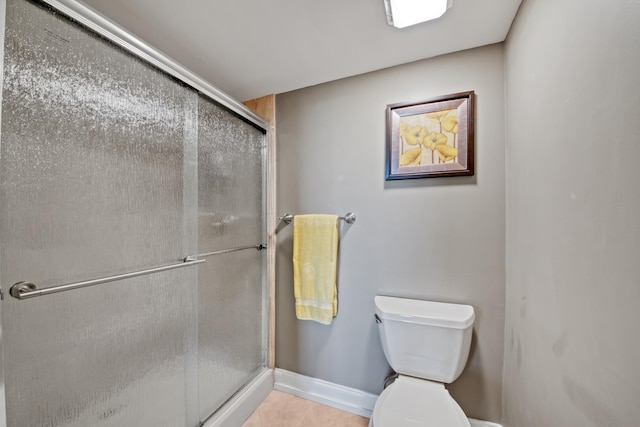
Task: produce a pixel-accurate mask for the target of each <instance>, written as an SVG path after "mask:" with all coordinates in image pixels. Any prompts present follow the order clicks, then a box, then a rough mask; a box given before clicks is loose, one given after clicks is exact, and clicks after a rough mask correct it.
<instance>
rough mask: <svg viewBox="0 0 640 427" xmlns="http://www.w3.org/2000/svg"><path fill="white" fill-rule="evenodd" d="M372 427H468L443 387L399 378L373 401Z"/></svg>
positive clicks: (439, 384) (467, 423)
mask: <svg viewBox="0 0 640 427" xmlns="http://www.w3.org/2000/svg"><path fill="white" fill-rule="evenodd" d="M371 426H375V427H417V426H420V427H469V426H470V424H469V420H468V419H467V417H466V415H465V414H464V412H463V411H462V409H461V408H460V405H458V403H457V402H456V401H455V400H453V398H452V397H451V395H450V394H449V392H448V391H447V389H446V388H444V384H441V383H436V382H433V381H428V380H423V379H418V378H413V377H407V376H404V375H400V376H399V377H398V379H397V380H396V381H395V382H394V383H393V384H391V385H390V386H389V387H387V388H386V389H385V390H384V391H383V392H382V394H381V395H380V397H378V400H377V401H376V404H375V407H374V409H373V415H372V416H371Z"/></svg>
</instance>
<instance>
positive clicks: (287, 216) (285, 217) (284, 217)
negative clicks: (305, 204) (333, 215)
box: [278, 212, 356, 225]
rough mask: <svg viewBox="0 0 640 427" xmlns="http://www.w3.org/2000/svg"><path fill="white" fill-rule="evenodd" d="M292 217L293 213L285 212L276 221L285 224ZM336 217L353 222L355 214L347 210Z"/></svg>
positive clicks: (289, 221) (348, 222)
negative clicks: (342, 214)
mask: <svg viewBox="0 0 640 427" xmlns="http://www.w3.org/2000/svg"><path fill="white" fill-rule="evenodd" d="M293 217H294V215H293V214H290V213H286V214H284V215H282V216H279V217H278V221H282V222H284V223H285V224H287V225H289V224H291V221H293ZM338 219H341V220H343V221H344V222H346V223H347V224H353V223H354V222H356V214H354V213H353V212H347V213H346V214H344V216H339V217H338Z"/></svg>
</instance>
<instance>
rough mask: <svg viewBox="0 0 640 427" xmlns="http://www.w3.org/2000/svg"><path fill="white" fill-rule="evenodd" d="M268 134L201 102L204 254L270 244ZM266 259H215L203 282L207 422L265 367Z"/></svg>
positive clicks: (201, 340)
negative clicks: (266, 237) (266, 239)
mask: <svg viewBox="0 0 640 427" xmlns="http://www.w3.org/2000/svg"><path fill="white" fill-rule="evenodd" d="M263 139H264V135H263V133H262V132H261V131H259V130H257V129H255V128H254V127H253V126H251V125H249V124H247V123H245V122H244V121H242V120H240V119H238V118H237V117H236V116H234V115H232V114H231V113H229V112H228V111H227V110H225V109H223V108H221V107H219V106H217V105H216V104H214V103H212V102H211V101H210V100H209V99H207V98H205V97H202V96H201V97H200V99H199V102H198V214H199V216H198V218H199V221H198V246H199V253H206V252H212V251H216V250H220V249H229V248H235V247H239V246H245V245H257V244H259V243H262V242H263V229H262V226H263V179H262V177H263V170H262V168H263V149H262V142H263ZM262 256H263V253H262V252H259V251H257V250H252V249H251V250H245V251H241V252H233V253H229V254H224V255H216V256H212V257H209V258H207V263H206V265H203V266H202V267H200V270H199V276H198V298H199V308H198V318H199V322H198V361H199V364H198V365H199V370H198V372H199V377H198V380H199V389H200V399H199V401H200V405H199V406H200V412H201V417H202V419H205V418H207V417H208V416H209V415H210V414H211V413H212V412H214V411H215V410H217V409H218V407H219V406H220V405H222V404H223V403H224V402H225V401H226V400H227V399H228V398H229V397H230V396H231V395H232V394H234V393H235V392H236V391H237V390H238V388H239V387H240V386H242V385H243V384H244V383H245V382H246V381H247V380H248V379H249V378H251V376H252V375H254V374H255V372H256V370H257V369H259V368H260V367H261V366H263V364H264V361H263V354H264V352H263V338H262V337H263V326H264V323H263V321H264V318H265V316H264V313H263V301H264V295H263V282H262V275H263V273H262V268H263V263H262Z"/></svg>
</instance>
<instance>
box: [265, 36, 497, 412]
mask: <svg viewBox="0 0 640 427" xmlns="http://www.w3.org/2000/svg"><path fill="white" fill-rule="evenodd" d="M503 65H504V64H503V50H502V45H493V46H488V47H485V48H480V49H474V50H469V51H464V52H459V53H456V54H452V55H447V56H442V57H438V58H435V59H429V60H425V61H420V62H416V63H412V64H408V65H403V66H399V67H395V68H391V69H386V70H382V71H377V72H374V73H369V74H365V75H361V76H356V77H352V78H349V79H344V80H339V81H335V82H331V83H327V84H323V85H319V86H315V87H310V88H306V89H301V90H298V91H294V92H290V93H285V94H282V95H278V96H277V115H278V136H277V150H278V158H277V161H278V185H277V192H278V200H277V209H278V212H279V213H280V214H282V213H285V212H292V213H300V214H301V213H336V214H344V213H345V212H347V211H353V212H355V213H356V214H357V215H358V220H357V222H356V223H355V224H354V225H352V226H345V227H344V228H343V229H342V234H341V249H340V251H341V252H340V267H339V313H338V317H337V318H336V319H335V320H334V323H333V324H332V325H331V326H323V325H320V324H316V323H314V322H309V321H299V320H296V318H295V314H294V301H293V281H292V265H291V251H292V240H291V236H292V227H290V226H289V227H287V228H283V229H281V230H280V232H279V233H278V248H277V250H278V256H277V279H276V281H277V288H276V289H277V300H276V301H277V308H276V311H277V322H276V323H277V326H276V333H277V335H276V342H277V344H276V365H277V367H279V368H284V369H288V370H291V371H294V372H298V373H301V374H304V375H308V376H312V377H316V378H321V379H324V380H327V381H331V382H334V383H338V384H343V385H346V386H349V387H355V388H358V389H361V390H366V391H369V392H373V393H379V392H380V391H381V389H382V383H383V380H384V378H385V376H386V374H387V373H388V372H389V368H388V365H387V364H386V361H385V359H384V355H383V354H382V350H381V347H380V340H379V337H378V332H377V330H376V328H375V323H374V321H373V311H374V305H373V297H374V296H375V295H376V294H387V295H397V296H405V297H415V298H423V299H432V300H436V301H447V302H459V303H469V304H472V305H473V306H474V307H475V309H476V313H477V317H476V323H475V326H474V332H475V333H474V344H473V347H472V355H471V359H470V362H469V364H468V366H467V368H466V370H465V372H464V373H463V375H462V376H461V377H460V379H459V380H458V381H456V382H455V383H454V384H452V385H451V386H450V390H452V394H453V396H454V397H455V398H456V399H457V400H458V402H459V403H460V404H461V406H462V407H463V409H464V410H465V411H466V413H467V415H469V416H472V417H475V418H481V419H486V420H492V421H500V418H501V387H502V384H501V383H502V366H503V363H502V358H503V345H504V334H503V329H504V285H505V283H504V281H505V278H504V256H505V254H504V245H505V234H504V233H505V228H504V224H505V180H504V174H505V170H504V155H505V147H504V74H503ZM467 90H475V92H476V111H477V114H476V153H477V156H476V165H477V169H476V176H475V177H454V178H438V179H421V180H405V181H400V182H393V183H386V182H385V180H384V164H385V163H384V162H385V159H384V152H385V107H386V105H387V104H393V103H398V102H403V101H412V100H422V99H426V98H429V97H433V96H437V95H444V94H448V93H455V92H461V91H467Z"/></svg>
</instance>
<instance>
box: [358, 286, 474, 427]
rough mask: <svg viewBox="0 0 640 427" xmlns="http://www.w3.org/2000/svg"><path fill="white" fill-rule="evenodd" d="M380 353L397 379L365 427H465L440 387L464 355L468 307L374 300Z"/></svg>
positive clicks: (470, 311) (384, 298)
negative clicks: (380, 345) (382, 353)
mask: <svg viewBox="0 0 640 427" xmlns="http://www.w3.org/2000/svg"><path fill="white" fill-rule="evenodd" d="M375 305H376V322H377V323H378V328H379V332H380V339H381V342H382V348H383V351H384V354H385V357H386V358H387V361H388V362H389V364H390V365H391V367H392V368H393V369H394V370H395V371H396V372H397V373H398V374H399V376H398V378H397V379H396V380H395V381H394V382H393V384H391V385H390V386H389V387H387V388H386V389H384V391H383V392H382V394H381V395H380V396H379V397H378V399H377V401H376V404H375V407H374V410H373V414H372V416H371V421H370V422H369V426H370V427H417V426H421V427H469V426H470V424H469V420H468V419H467V417H466V415H465V414H464V412H463V410H462V408H460V405H458V403H457V402H456V401H455V400H454V399H453V398H452V397H451V395H450V394H449V392H448V391H447V389H446V388H445V383H451V382H453V381H454V380H455V379H456V378H458V376H460V374H461V373H462V370H463V369H464V366H465V364H466V362H467V358H468V355H469V348H470V344H471V331H472V326H473V321H474V319H475V313H474V310H473V307H471V306H468V305H461V304H447V303H438V302H432V301H423V300H413V299H405V298H395V297H388V296H376V298H375Z"/></svg>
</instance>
